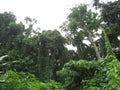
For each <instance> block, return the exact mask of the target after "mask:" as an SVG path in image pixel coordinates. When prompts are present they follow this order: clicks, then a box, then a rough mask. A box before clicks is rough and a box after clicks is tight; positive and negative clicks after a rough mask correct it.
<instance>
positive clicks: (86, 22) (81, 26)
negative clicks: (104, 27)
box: [62, 4, 100, 59]
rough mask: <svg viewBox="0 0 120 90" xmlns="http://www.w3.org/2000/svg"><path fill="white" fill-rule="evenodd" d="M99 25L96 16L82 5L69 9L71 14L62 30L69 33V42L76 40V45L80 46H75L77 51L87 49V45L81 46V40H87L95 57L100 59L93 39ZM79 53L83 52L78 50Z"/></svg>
mask: <svg viewBox="0 0 120 90" xmlns="http://www.w3.org/2000/svg"><path fill="white" fill-rule="evenodd" d="M99 25H100V20H99V18H98V16H97V14H96V13H94V12H92V11H91V10H88V9H87V6H86V5H83V4H82V5H78V6H76V7H74V8H72V9H71V13H70V14H69V15H68V21H67V22H65V23H64V26H63V27H62V29H63V30H64V31H67V32H68V33H69V35H70V36H71V40H73V41H75V39H77V42H76V43H79V44H78V45H79V46H80V47H78V46H77V48H78V50H80V49H79V48H81V49H85V48H86V47H87V45H86V46H85V45H84V44H83V40H85V39H87V40H89V42H90V43H91V45H92V47H93V49H94V51H95V53H96V57H97V58H98V59H100V53H99V50H98V48H97V45H96V43H95V41H94V39H93V38H94V37H95V32H97V31H98V28H99ZM78 41H79V42H78ZM83 46H85V47H83ZM88 47H89V46H88ZM80 52H84V51H82V50H80Z"/></svg>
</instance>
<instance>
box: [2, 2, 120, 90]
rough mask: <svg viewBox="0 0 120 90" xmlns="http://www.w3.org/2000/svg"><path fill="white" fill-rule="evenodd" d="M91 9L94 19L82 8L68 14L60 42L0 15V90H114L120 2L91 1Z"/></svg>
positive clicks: (118, 76) (119, 84) (118, 84)
mask: <svg viewBox="0 0 120 90" xmlns="http://www.w3.org/2000/svg"><path fill="white" fill-rule="evenodd" d="M92 8H95V9H96V12H97V10H99V14H98V13H96V12H93V10H91V9H89V6H88V5H85V4H80V5H77V6H75V7H73V8H72V9H71V13H70V14H69V15H68V17H67V21H65V22H64V23H63V25H61V26H60V28H61V30H62V31H64V32H65V33H66V35H65V37H63V36H62V35H61V33H60V32H59V31H58V30H56V29H55V30H45V31H44V30H42V31H40V30H39V28H38V29H36V30H35V29H34V28H33V26H34V24H36V22H37V20H36V19H32V18H29V17H26V18H25V22H26V24H23V23H22V22H20V23H17V22H16V17H15V15H14V14H12V13H11V12H4V13H0V90H119V89H120V67H119V66H120V62H119V60H120V39H119V38H120V30H119V28H120V0H116V1H114V2H107V3H103V2H99V0H94V3H93V7H92ZM25 26H27V28H26V27H25ZM100 31H101V32H102V33H99V32H100ZM96 38H98V39H96ZM85 41H86V42H89V44H88V43H85ZM67 44H72V45H73V46H75V47H76V48H77V51H74V50H68V49H67V47H66V45H67Z"/></svg>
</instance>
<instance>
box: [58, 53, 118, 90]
mask: <svg viewBox="0 0 120 90" xmlns="http://www.w3.org/2000/svg"><path fill="white" fill-rule="evenodd" d="M57 74H58V75H59V76H60V77H61V78H62V80H63V82H62V83H63V85H64V88H65V89H66V90H119V89H120V62H119V61H118V60H117V59H116V58H115V56H114V55H110V56H107V57H106V58H103V59H100V60H98V61H96V62H95V61H85V60H79V61H73V60H71V61H69V62H68V63H66V64H65V65H64V67H63V69H62V70H60V71H58V72H57Z"/></svg>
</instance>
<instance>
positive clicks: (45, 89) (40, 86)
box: [0, 71, 63, 90]
mask: <svg viewBox="0 0 120 90" xmlns="http://www.w3.org/2000/svg"><path fill="white" fill-rule="evenodd" d="M0 90H63V89H62V86H61V84H60V83H57V82H54V81H52V80H50V81H47V82H45V83H43V82H39V80H37V79H36V78H35V76H34V75H31V74H26V73H23V72H20V73H17V72H14V71H7V72H6V73H5V74H3V75H1V76H0Z"/></svg>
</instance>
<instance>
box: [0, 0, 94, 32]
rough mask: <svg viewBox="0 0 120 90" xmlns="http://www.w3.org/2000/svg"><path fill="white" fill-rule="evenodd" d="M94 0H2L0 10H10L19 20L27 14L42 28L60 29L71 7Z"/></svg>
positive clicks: (22, 19)
mask: <svg viewBox="0 0 120 90" xmlns="http://www.w3.org/2000/svg"><path fill="white" fill-rule="evenodd" d="M91 2H92V0H0V12H5V11H8V12H9V11H10V12H12V13H13V14H15V15H16V17H17V20H18V21H24V18H25V17H26V16H28V17H31V18H35V19H37V20H38V25H37V26H39V27H40V28H41V29H42V30H43V29H45V30H48V29H58V28H59V26H60V25H61V24H62V22H64V21H65V20H66V17H67V14H69V12H70V8H72V7H73V6H75V5H76V4H80V3H91Z"/></svg>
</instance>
